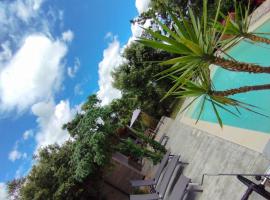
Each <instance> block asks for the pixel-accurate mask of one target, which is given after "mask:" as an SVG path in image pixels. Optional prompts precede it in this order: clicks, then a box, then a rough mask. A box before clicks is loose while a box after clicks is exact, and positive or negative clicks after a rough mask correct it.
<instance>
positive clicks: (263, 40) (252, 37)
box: [242, 33, 270, 44]
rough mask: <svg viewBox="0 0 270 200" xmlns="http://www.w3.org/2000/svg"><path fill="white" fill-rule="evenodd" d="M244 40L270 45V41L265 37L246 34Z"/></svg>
mask: <svg viewBox="0 0 270 200" xmlns="http://www.w3.org/2000/svg"><path fill="white" fill-rule="evenodd" d="M242 36H243V37H244V38H247V39H250V40H251V41H254V42H260V43H265V44H270V40H269V39H268V38H265V37H260V36H257V35H254V34H250V33H246V34H243V35H242Z"/></svg>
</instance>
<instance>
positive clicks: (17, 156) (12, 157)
mask: <svg viewBox="0 0 270 200" xmlns="http://www.w3.org/2000/svg"><path fill="white" fill-rule="evenodd" d="M18 145H19V141H17V142H16V143H15V146H14V148H13V150H12V151H11V152H10V153H9V155H8V159H9V160H10V161H12V162H14V161H16V160H19V159H26V158H27V153H22V152H20V151H18Z"/></svg>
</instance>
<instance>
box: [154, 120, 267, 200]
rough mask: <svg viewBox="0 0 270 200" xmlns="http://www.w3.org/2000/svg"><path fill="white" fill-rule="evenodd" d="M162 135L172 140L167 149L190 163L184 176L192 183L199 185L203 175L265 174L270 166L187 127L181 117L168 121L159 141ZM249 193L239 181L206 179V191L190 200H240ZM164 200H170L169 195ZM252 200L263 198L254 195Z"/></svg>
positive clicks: (258, 156)
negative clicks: (245, 193) (246, 192)
mask: <svg viewBox="0 0 270 200" xmlns="http://www.w3.org/2000/svg"><path fill="white" fill-rule="evenodd" d="M163 134H166V135H167V136H169V141H168V143H167V146H166V147H167V148H170V149H171V151H172V153H174V154H180V155H181V158H182V160H183V161H185V162H189V165H187V166H186V167H185V168H184V170H183V174H185V175H186V176H187V177H190V178H191V179H192V181H193V182H197V183H200V182H201V178H202V175H203V174H204V173H264V172H265V171H266V169H267V168H268V167H269V166H270V161H269V160H268V159H267V158H266V157H265V156H264V155H262V154H260V153H258V152H255V151H253V150H250V149H248V148H245V147H243V146H240V145H238V144H235V143H232V142H229V141H226V140H223V139H221V138H219V137H216V136H213V135H211V134H208V133H207V132H203V131H200V130H198V129H195V128H194V127H190V126H188V125H185V124H183V123H181V122H180V116H178V117H177V118H176V119H175V120H172V119H170V118H167V119H166V120H165V123H164V124H163V125H162V126H161V127H160V129H159V131H158V134H157V137H156V139H157V140H158V139H159V138H160V137H161V136H162V135H163ZM251 179H252V180H253V181H255V179H254V178H251ZM171 184H172V183H171ZM246 189H247V188H246V186H244V185H243V184H242V183H241V182H239V181H238V180H237V178H236V177H225V176H223V177H206V178H205V181H204V184H203V190H204V191H203V192H202V193H196V194H195V193H194V194H191V196H189V198H188V199H195V200H240V199H241V197H242V195H243V194H244V192H245V190H246ZM165 199H168V200H169V199H170V194H169V193H167V194H166V196H165ZM250 199H251V200H263V199H264V198H262V197H261V196H259V195H258V194H252V196H251V197H250Z"/></svg>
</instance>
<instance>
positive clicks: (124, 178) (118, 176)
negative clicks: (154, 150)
mask: <svg viewBox="0 0 270 200" xmlns="http://www.w3.org/2000/svg"><path fill="white" fill-rule="evenodd" d="M112 164H113V167H112V169H111V171H110V172H109V173H108V175H107V176H106V177H105V189H104V193H105V194H106V196H107V199H108V200H126V199H129V194H131V193H132V188H131V185H130V182H129V181H130V180H132V179H142V178H143V177H144V176H143V175H142V174H141V172H140V171H139V170H138V169H136V168H135V167H133V166H132V165H130V163H129V161H128V158H127V157H126V156H124V155H122V154H120V153H116V154H115V155H113V157H112Z"/></svg>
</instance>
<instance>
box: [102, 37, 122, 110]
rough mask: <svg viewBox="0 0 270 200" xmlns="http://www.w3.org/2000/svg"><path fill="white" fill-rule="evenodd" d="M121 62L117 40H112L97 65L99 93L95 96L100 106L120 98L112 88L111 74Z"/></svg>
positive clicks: (118, 93)
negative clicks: (98, 99) (100, 101)
mask: <svg viewBox="0 0 270 200" xmlns="http://www.w3.org/2000/svg"><path fill="white" fill-rule="evenodd" d="M123 62H124V60H123V58H122V57H121V47H120V43H119V41H118V40H117V38H114V39H113V41H112V42H111V43H110V44H109V46H108V48H107V49H105V50H104V51H103V60H102V61H101V62H100V63H99V65H98V73H99V81H98V84H99V91H98V92H97V95H98V97H99V98H100V99H101V100H102V105H106V104H108V103H110V102H111V101H112V100H113V99H115V98H120V97H121V92H120V91H119V90H117V89H115V88H113V87H112V81H113V78H112V76H111V72H112V70H113V69H114V68H115V67H118V66H119V65H120V64H121V63H123Z"/></svg>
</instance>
